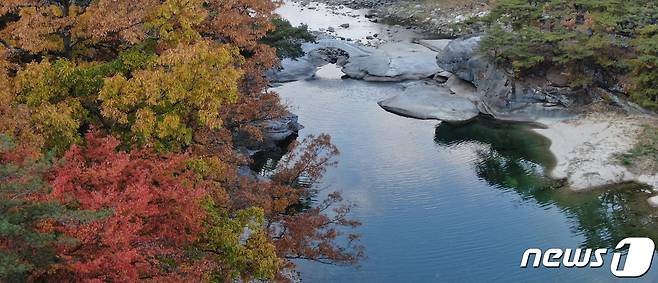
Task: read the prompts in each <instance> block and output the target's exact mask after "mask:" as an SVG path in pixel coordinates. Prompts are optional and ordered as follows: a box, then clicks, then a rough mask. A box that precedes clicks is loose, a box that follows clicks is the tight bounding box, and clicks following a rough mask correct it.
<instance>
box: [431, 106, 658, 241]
mask: <svg viewBox="0 0 658 283" xmlns="http://www.w3.org/2000/svg"><path fill="white" fill-rule="evenodd" d="M434 141H435V142H436V143H437V144H439V145H441V146H449V147H450V146H455V145H459V144H463V143H475V144H479V145H481V146H480V147H481V148H480V149H478V150H476V152H477V155H478V159H477V160H476V161H475V164H474V166H475V170H476V173H477V176H478V177H479V178H481V179H482V180H484V181H486V182H487V183H488V184H489V185H491V186H492V187H493V188H497V189H500V190H505V191H513V192H515V193H517V194H518V195H520V196H521V199H522V200H523V201H533V202H536V203H537V204H539V205H540V206H544V207H547V206H549V205H554V206H556V207H558V208H559V209H560V210H562V211H563V212H564V213H565V214H566V215H567V217H568V218H570V219H572V220H573V222H572V223H573V225H572V227H571V228H572V231H573V232H574V233H575V234H578V235H582V236H583V238H584V239H585V240H584V242H583V243H582V246H584V247H605V248H609V247H614V246H615V245H616V244H617V242H619V241H620V240H621V239H623V238H626V237H631V236H635V237H639V236H641V237H651V238H652V239H653V240H654V241H658V214H657V213H656V212H655V210H654V209H653V208H651V207H650V206H649V204H648V203H647V201H646V199H647V198H648V197H649V196H651V191H650V189H649V188H647V187H645V186H642V185H638V184H624V185H620V186H615V187H613V188H609V189H605V190H596V191H590V192H580V193H576V192H572V191H570V190H568V189H566V188H564V187H563V184H562V182H556V181H554V180H550V179H548V178H546V177H545V176H546V174H545V172H546V170H550V168H552V167H553V166H554V165H555V158H554V157H553V156H552V155H551V154H550V153H549V151H548V148H549V147H550V141H549V140H548V139H546V138H545V137H543V136H541V135H539V134H537V133H535V132H534V131H532V130H531V125H527V124H510V123H500V122H496V121H492V120H487V119H480V120H477V121H474V122H472V123H468V124H465V125H451V124H446V123H442V124H440V125H439V126H437V127H436V132H435V137H434ZM547 168H548V169H547Z"/></svg>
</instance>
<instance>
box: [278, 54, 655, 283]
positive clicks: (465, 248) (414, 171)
mask: <svg viewBox="0 0 658 283" xmlns="http://www.w3.org/2000/svg"><path fill="white" fill-rule="evenodd" d="M275 90H276V91H277V92H279V93H280V95H281V96H282V97H283V99H284V100H286V101H287V102H288V103H289V104H290V105H291V107H292V109H293V111H294V112H295V113H296V114H298V115H299V116H300V122H301V123H302V124H303V125H304V126H305V127H306V128H305V129H304V130H303V131H302V132H301V133H300V135H302V136H304V135H307V134H318V133H329V134H330V135H331V136H332V138H333V141H334V143H335V144H336V145H337V146H338V147H339V149H340V150H341V155H340V156H339V157H338V161H339V164H338V166H337V167H335V168H330V169H329V170H328V173H327V176H326V178H325V179H324V182H323V184H322V186H328V189H326V190H325V191H324V192H325V193H327V192H330V191H341V192H343V195H344V197H345V198H346V199H347V200H350V201H352V202H354V203H356V204H357V208H356V209H355V210H354V211H353V214H352V217H353V218H355V219H357V220H360V221H362V222H363V224H364V225H363V226H362V227H359V228H358V229H357V232H358V233H360V234H361V235H362V237H363V239H362V243H363V244H364V245H365V246H366V253H367V256H368V258H367V259H366V260H364V261H363V262H362V263H361V266H360V267H359V268H354V267H336V266H328V265H324V264H315V263H308V262H299V270H300V271H301V273H302V279H303V280H304V281H306V282H402V281H406V282H436V281H441V282H450V281H459V282H463V281H467V282H469V281H480V282H481V281H531V282H536V281H541V282H545V281H549V282H553V281H564V280H568V281H581V282H601V281H614V280H615V279H614V278H613V277H612V275H611V273H610V271H609V263H610V257H608V258H607V259H608V261H607V262H606V265H604V267H603V268H600V269H550V270H549V269H545V268H540V269H533V268H530V269H521V268H519V263H520V260H521V255H522V253H523V251H525V250H526V249H527V248H530V247H538V248H542V249H547V248H553V247H560V248H576V247H583V246H586V247H592V248H596V247H605V248H611V247H614V245H615V244H616V242H617V241H618V240H620V239H622V238H624V237H626V236H651V237H652V238H654V239H655V240H658V237H657V236H656V234H657V233H656V232H658V226H657V225H656V224H655V218H656V217H657V215H656V214H652V210H651V209H650V208H649V207H648V205H647V204H646V201H645V200H646V198H647V194H646V193H645V192H643V191H642V188H639V187H635V186H630V187H627V188H622V189H618V190H611V191H605V192H597V193H582V194H574V193H569V192H566V191H562V190H555V189H551V185H552V182H550V181H548V180H545V179H544V178H543V177H542V176H543V171H544V168H547V167H550V166H551V164H552V163H553V162H554V161H553V158H552V156H551V155H550V154H548V153H547V147H548V143H549V142H548V141H547V140H546V139H545V138H543V137H542V136H539V135H537V134H534V133H533V132H531V131H529V130H527V126H521V125H509V124H499V123H495V122H492V121H486V120H482V121H477V122H473V123H470V124H467V125H463V126H450V125H447V124H441V123H439V122H437V121H419V120H414V119H409V118H404V117H399V116H396V115H394V114H391V113H388V112H386V111H383V110H382V109H381V108H379V106H378V105H377V103H376V102H377V101H379V100H381V99H384V98H386V97H388V96H391V95H394V94H396V92H398V91H399V90H400V85H398V84H392V83H366V82H361V81H355V80H341V79H338V78H337V77H336V75H335V70H333V69H332V66H328V67H326V68H324V69H323V70H321V71H320V72H319V74H318V78H317V79H315V80H312V81H299V82H293V83H288V84H285V85H283V86H280V87H277V88H275ZM656 269H658V268H656V267H655V265H654V268H653V269H652V270H651V271H650V272H649V273H648V274H647V275H646V276H645V277H643V278H642V279H643V281H657V280H658V271H657V270H656Z"/></svg>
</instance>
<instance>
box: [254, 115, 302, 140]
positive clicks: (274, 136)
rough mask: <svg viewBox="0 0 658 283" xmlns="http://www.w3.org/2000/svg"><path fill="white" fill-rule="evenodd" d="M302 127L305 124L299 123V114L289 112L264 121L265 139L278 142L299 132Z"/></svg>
mask: <svg viewBox="0 0 658 283" xmlns="http://www.w3.org/2000/svg"><path fill="white" fill-rule="evenodd" d="M302 128H303V126H302V125H301V124H299V122H298V117H297V115H295V114H292V113H288V114H287V115H284V116H283V117H281V118H278V119H272V120H268V121H265V122H264V123H263V125H262V132H263V139H264V140H265V141H266V142H273V143H277V142H280V141H284V140H286V139H287V138H289V137H290V136H292V135H295V134H297V133H298V132H299V130H301V129H302Z"/></svg>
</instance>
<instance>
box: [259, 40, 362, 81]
mask: <svg viewBox="0 0 658 283" xmlns="http://www.w3.org/2000/svg"><path fill="white" fill-rule="evenodd" d="M302 50H303V51H304V56H302V57H300V58H296V59H289V58H286V59H283V60H281V66H279V67H278V68H275V69H271V70H269V71H267V72H266V76H267V78H268V80H269V81H270V82H273V83H285V82H292V81H299V80H305V79H310V78H313V76H314V75H315V72H316V71H317V70H318V68H319V67H322V66H324V65H326V64H327V63H330V62H331V63H338V64H344V61H345V60H346V59H347V58H358V57H366V56H369V55H370V54H371V53H372V52H373V51H374V50H373V49H371V48H369V47H365V46H360V45H357V44H354V43H350V42H346V41H343V40H338V39H334V38H323V39H319V40H317V41H316V42H306V43H304V44H302ZM332 51H338V52H332ZM337 54H343V55H341V56H344V57H345V58H336V57H337V56H336V55H337Z"/></svg>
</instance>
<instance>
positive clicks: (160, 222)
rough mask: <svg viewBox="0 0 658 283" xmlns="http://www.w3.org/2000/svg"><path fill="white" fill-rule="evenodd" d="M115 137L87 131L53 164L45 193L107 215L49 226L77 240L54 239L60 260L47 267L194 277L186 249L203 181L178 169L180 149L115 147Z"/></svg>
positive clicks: (197, 222)
mask: <svg viewBox="0 0 658 283" xmlns="http://www.w3.org/2000/svg"><path fill="white" fill-rule="evenodd" d="M119 144H120V143H119V141H118V140H116V139H114V138H99V137H96V136H95V135H94V134H88V135H87V136H86V146H85V147H78V146H73V147H72V148H71V149H70V150H69V151H67V152H66V154H65V155H64V160H65V162H64V163H63V164H61V165H58V166H56V167H55V168H54V172H53V177H52V180H51V181H50V184H51V185H52V192H50V194H49V195H48V199H49V200H53V201H58V202H60V203H62V204H65V205H67V206H70V207H75V208H77V209H82V210H89V211H96V212H104V213H105V214H106V215H107V216H106V217H104V218H103V219H101V220H99V221H94V222H91V223H87V224H85V223H74V224H75V225H70V224H69V225H66V224H62V225H59V226H56V227H55V229H61V230H62V231H63V232H64V233H65V234H66V235H68V236H70V237H73V238H75V239H77V242H74V243H73V244H71V245H63V246H60V250H59V253H60V254H61V257H62V258H64V259H65V260H66V263H67V264H66V265H62V267H61V268H60V269H58V270H56V271H55V274H57V276H61V278H62V279H65V278H71V277H70V276H73V277H72V278H75V280H104V281H105V280H109V281H123V282H125V281H136V280H140V279H149V280H158V278H170V279H171V278H180V279H181V280H182V279H184V278H188V279H190V278H197V279H198V278H200V276H201V271H202V270H203V267H202V266H200V264H201V262H197V261H195V259H194V258H193V257H190V256H189V255H188V254H187V252H186V249H187V248H188V247H189V246H190V245H192V244H193V243H194V242H195V241H196V240H197V239H198V235H199V233H200V232H201V231H202V228H203V226H202V225H203V221H204V219H205V211H204V210H203V208H202V205H201V204H202V202H203V201H204V198H205V194H206V191H205V189H204V184H203V183H202V182H197V179H196V178H195V175H194V174H193V173H192V172H190V171H188V170H186V163H185V160H186V159H187V157H186V156H184V155H176V154H166V155H155V154H154V152H152V151H151V150H147V149H145V150H134V151H128V152H123V151H117V146H118V145H119ZM72 278H71V279H72Z"/></svg>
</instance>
